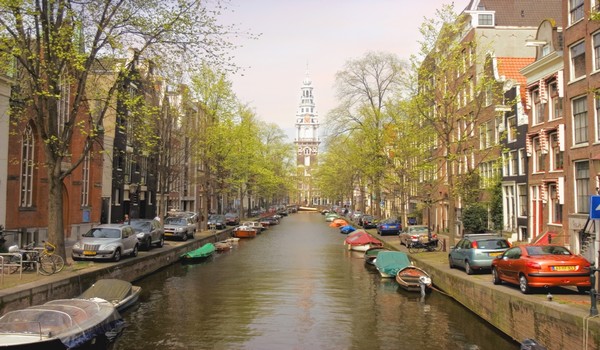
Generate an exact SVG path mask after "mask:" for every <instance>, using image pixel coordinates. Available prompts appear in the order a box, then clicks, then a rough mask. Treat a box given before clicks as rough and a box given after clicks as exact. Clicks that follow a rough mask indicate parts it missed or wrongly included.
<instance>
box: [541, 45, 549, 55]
mask: <svg viewBox="0 0 600 350" xmlns="http://www.w3.org/2000/svg"><path fill="white" fill-rule="evenodd" d="M549 53H550V45H548V44H546V45H544V46H542V57H544V56H546V55H548V54H549Z"/></svg>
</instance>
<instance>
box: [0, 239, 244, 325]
mask: <svg viewBox="0 0 600 350" xmlns="http://www.w3.org/2000/svg"><path fill="white" fill-rule="evenodd" d="M231 230H232V229H227V230H224V231H219V232H218V233H216V234H204V235H202V236H200V237H198V236H197V238H196V239H193V240H189V241H187V242H185V243H182V244H178V245H174V246H165V247H163V248H153V249H152V250H150V251H149V252H148V253H147V254H140V255H138V256H137V257H136V258H133V259H132V258H129V257H125V258H123V260H121V261H120V262H119V263H103V262H94V263H92V264H90V266H88V267H86V268H84V269H82V270H79V271H63V272H61V273H58V274H56V275H52V276H48V277H44V278H41V279H39V280H38V281H34V282H29V283H25V284H22V285H18V286H16V287H12V288H7V289H2V290H0V315H2V314H4V313H6V312H8V311H12V310H18V309H23V308H26V307H29V306H32V305H39V304H43V303H45V302H47V301H48V300H54V299H66V298H73V297H75V296H77V295H80V294H81V293H82V292H83V291H84V290H85V289H87V288H89V287H90V286H91V285H92V284H94V282H96V281H97V280H99V279H103V278H118V279H122V280H125V281H135V280H138V279H140V278H143V277H145V276H147V275H150V274H152V273H154V272H156V271H157V270H159V269H161V268H164V267H165V266H168V265H171V264H173V263H174V262H176V261H178V260H179V256H180V255H181V254H183V253H185V252H188V251H190V250H193V249H196V248H198V247H200V246H202V245H204V244H206V243H208V242H213V243H214V242H217V241H220V240H224V239H226V238H229V237H230V236H231Z"/></svg>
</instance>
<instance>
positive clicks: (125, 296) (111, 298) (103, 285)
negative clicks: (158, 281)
mask: <svg viewBox="0 0 600 350" xmlns="http://www.w3.org/2000/svg"><path fill="white" fill-rule="evenodd" d="M141 292H142V287H139V286H134V285H132V284H131V283H129V282H127V281H124V280H119V279H112V278H107V279H101V280H98V281H96V283H94V284H92V286H91V287H90V288H88V289H86V290H85V291H84V292H83V293H82V294H81V295H80V296H79V297H78V298H80V299H92V298H100V299H104V300H106V301H108V302H110V303H111V304H113V306H114V307H115V308H116V309H117V310H118V311H123V310H125V309H127V308H128V307H130V306H132V305H133V304H135V303H136V302H137V301H138V299H139V298H140V293H141Z"/></svg>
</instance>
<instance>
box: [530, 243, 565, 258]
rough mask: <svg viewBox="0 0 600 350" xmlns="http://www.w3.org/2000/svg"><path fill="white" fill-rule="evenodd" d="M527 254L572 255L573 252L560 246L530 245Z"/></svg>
mask: <svg viewBox="0 0 600 350" xmlns="http://www.w3.org/2000/svg"><path fill="white" fill-rule="evenodd" d="M527 254H528V255H531V256H535V255H571V252H570V251H569V250H568V249H567V248H565V247H560V246H551V245H549V246H543V245H539V246H529V247H527Z"/></svg>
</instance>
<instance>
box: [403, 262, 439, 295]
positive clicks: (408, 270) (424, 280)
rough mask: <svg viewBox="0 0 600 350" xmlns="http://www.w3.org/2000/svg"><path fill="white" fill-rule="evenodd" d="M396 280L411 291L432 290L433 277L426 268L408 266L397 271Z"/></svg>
mask: <svg viewBox="0 0 600 350" xmlns="http://www.w3.org/2000/svg"><path fill="white" fill-rule="evenodd" d="M396 282H398V284H399V285H400V287H402V288H404V289H406V290H407V291H409V292H419V291H426V290H431V277H430V276H429V274H428V273H427V272H425V270H423V269H421V268H418V267H416V266H407V267H405V268H403V269H402V270H400V271H398V273H396Z"/></svg>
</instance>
